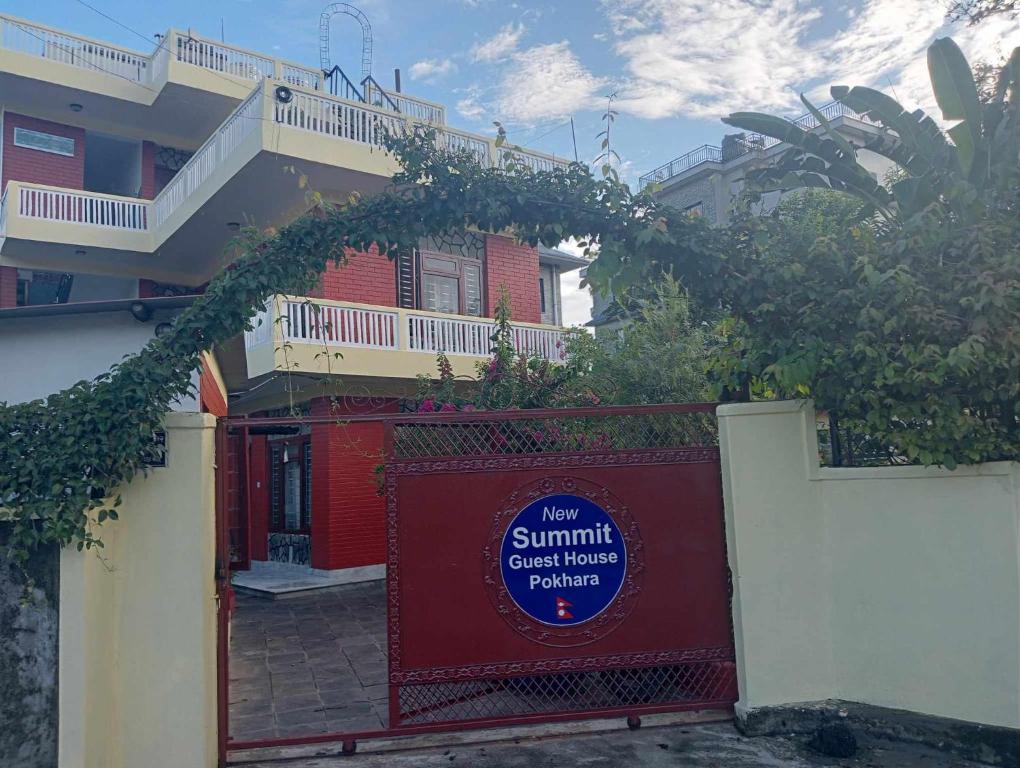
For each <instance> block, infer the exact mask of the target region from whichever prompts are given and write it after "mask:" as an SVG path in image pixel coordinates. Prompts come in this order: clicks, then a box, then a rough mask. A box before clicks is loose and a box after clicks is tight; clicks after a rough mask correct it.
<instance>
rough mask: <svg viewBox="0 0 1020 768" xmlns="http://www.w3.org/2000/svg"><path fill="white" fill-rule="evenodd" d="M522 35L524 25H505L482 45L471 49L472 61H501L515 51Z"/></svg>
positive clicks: (479, 44)
mask: <svg viewBox="0 0 1020 768" xmlns="http://www.w3.org/2000/svg"><path fill="white" fill-rule="evenodd" d="M523 34H524V25H523V24H518V25H517V26H514V25H513V24H507V25H506V26H505V27H503V28H502V29H501V30H499V32H497V33H496V34H495V35H493V36H492V37H490V38H489V39H488V40H486V41H485V42H483V43H478V44H477V45H475V46H473V47H472V48H471V60H472V61H503V60H505V59H506V58H507V57H508V56H510V54H512V53H513V52H514V51H516V50H517V44H518V43H519V42H520V40H521V35H523Z"/></svg>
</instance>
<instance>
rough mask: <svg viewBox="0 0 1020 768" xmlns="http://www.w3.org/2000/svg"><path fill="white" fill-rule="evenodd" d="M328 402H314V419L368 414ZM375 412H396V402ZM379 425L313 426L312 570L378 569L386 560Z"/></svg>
mask: <svg viewBox="0 0 1020 768" xmlns="http://www.w3.org/2000/svg"><path fill="white" fill-rule="evenodd" d="M366 410H367V408H360V407H357V406H349V407H348V406H340V407H339V408H338V409H333V410H331V407H330V403H329V401H328V400H326V399H319V400H316V401H313V403H312V415H313V416H325V415H329V414H331V413H332V414H333V415H336V416H338V417H341V416H343V415H345V414H351V413H358V412H365V411H366ZM372 410H373V412H387V413H395V412H396V411H397V402H396V401H395V400H394V401H392V402H389V403H387V404H386V406H385V407H384V408H382V409H378V408H377V407H373V409H372ZM382 446H383V427H382V424H381V423H379V422H362V423H358V422H354V423H348V424H337V425H332V424H316V425H313V426H312V567H313V568H323V569H330V570H331V569H334V568H354V567H357V566H363V565H379V564H381V563H383V562H384V561H385V557H386V504H385V500H384V499H383V497H382V496H380V495H379V494H378V492H377V486H376V476H375V472H374V470H375V467H376V466H377V465H379V464H380V463H382Z"/></svg>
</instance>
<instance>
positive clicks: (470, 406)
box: [461, 403, 475, 413]
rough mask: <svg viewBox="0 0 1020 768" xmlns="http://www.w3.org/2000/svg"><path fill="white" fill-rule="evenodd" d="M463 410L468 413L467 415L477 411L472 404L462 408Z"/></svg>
mask: <svg viewBox="0 0 1020 768" xmlns="http://www.w3.org/2000/svg"><path fill="white" fill-rule="evenodd" d="M461 410H462V411H466V412H467V413H470V412H471V411H473V410H475V407H474V406H473V405H471V403H468V404H467V405H465V406H464V407H463V408H461Z"/></svg>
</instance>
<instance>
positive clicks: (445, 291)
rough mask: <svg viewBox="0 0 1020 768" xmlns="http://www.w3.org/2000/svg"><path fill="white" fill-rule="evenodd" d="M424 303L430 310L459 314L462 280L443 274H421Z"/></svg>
mask: <svg viewBox="0 0 1020 768" xmlns="http://www.w3.org/2000/svg"><path fill="white" fill-rule="evenodd" d="M421 293H422V303H423V304H424V305H425V309H427V310H429V311H430V312H449V313H450V314H454V315H455V314H457V313H458V312H459V310H460V307H459V304H460V281H459V280H457V279H456V278H453V277H444V276H442V275H422V276H421Z"/></svg>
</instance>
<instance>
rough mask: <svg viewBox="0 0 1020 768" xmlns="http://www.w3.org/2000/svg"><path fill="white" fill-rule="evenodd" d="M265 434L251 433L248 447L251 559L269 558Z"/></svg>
mask: <svg viewBox="0 0 1020 768" xmlns="http://www.w3.org/2000/svg"><path fill="white" fill-rule="evenodd" d="M267 443H268V438H267V437H266V436H265V435H253V436H252V437H251V445H250V447H249V448H248V492H249V493H250V494H251V559H252V560H268V559H269V449H268V445H267Z"/></svg>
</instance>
